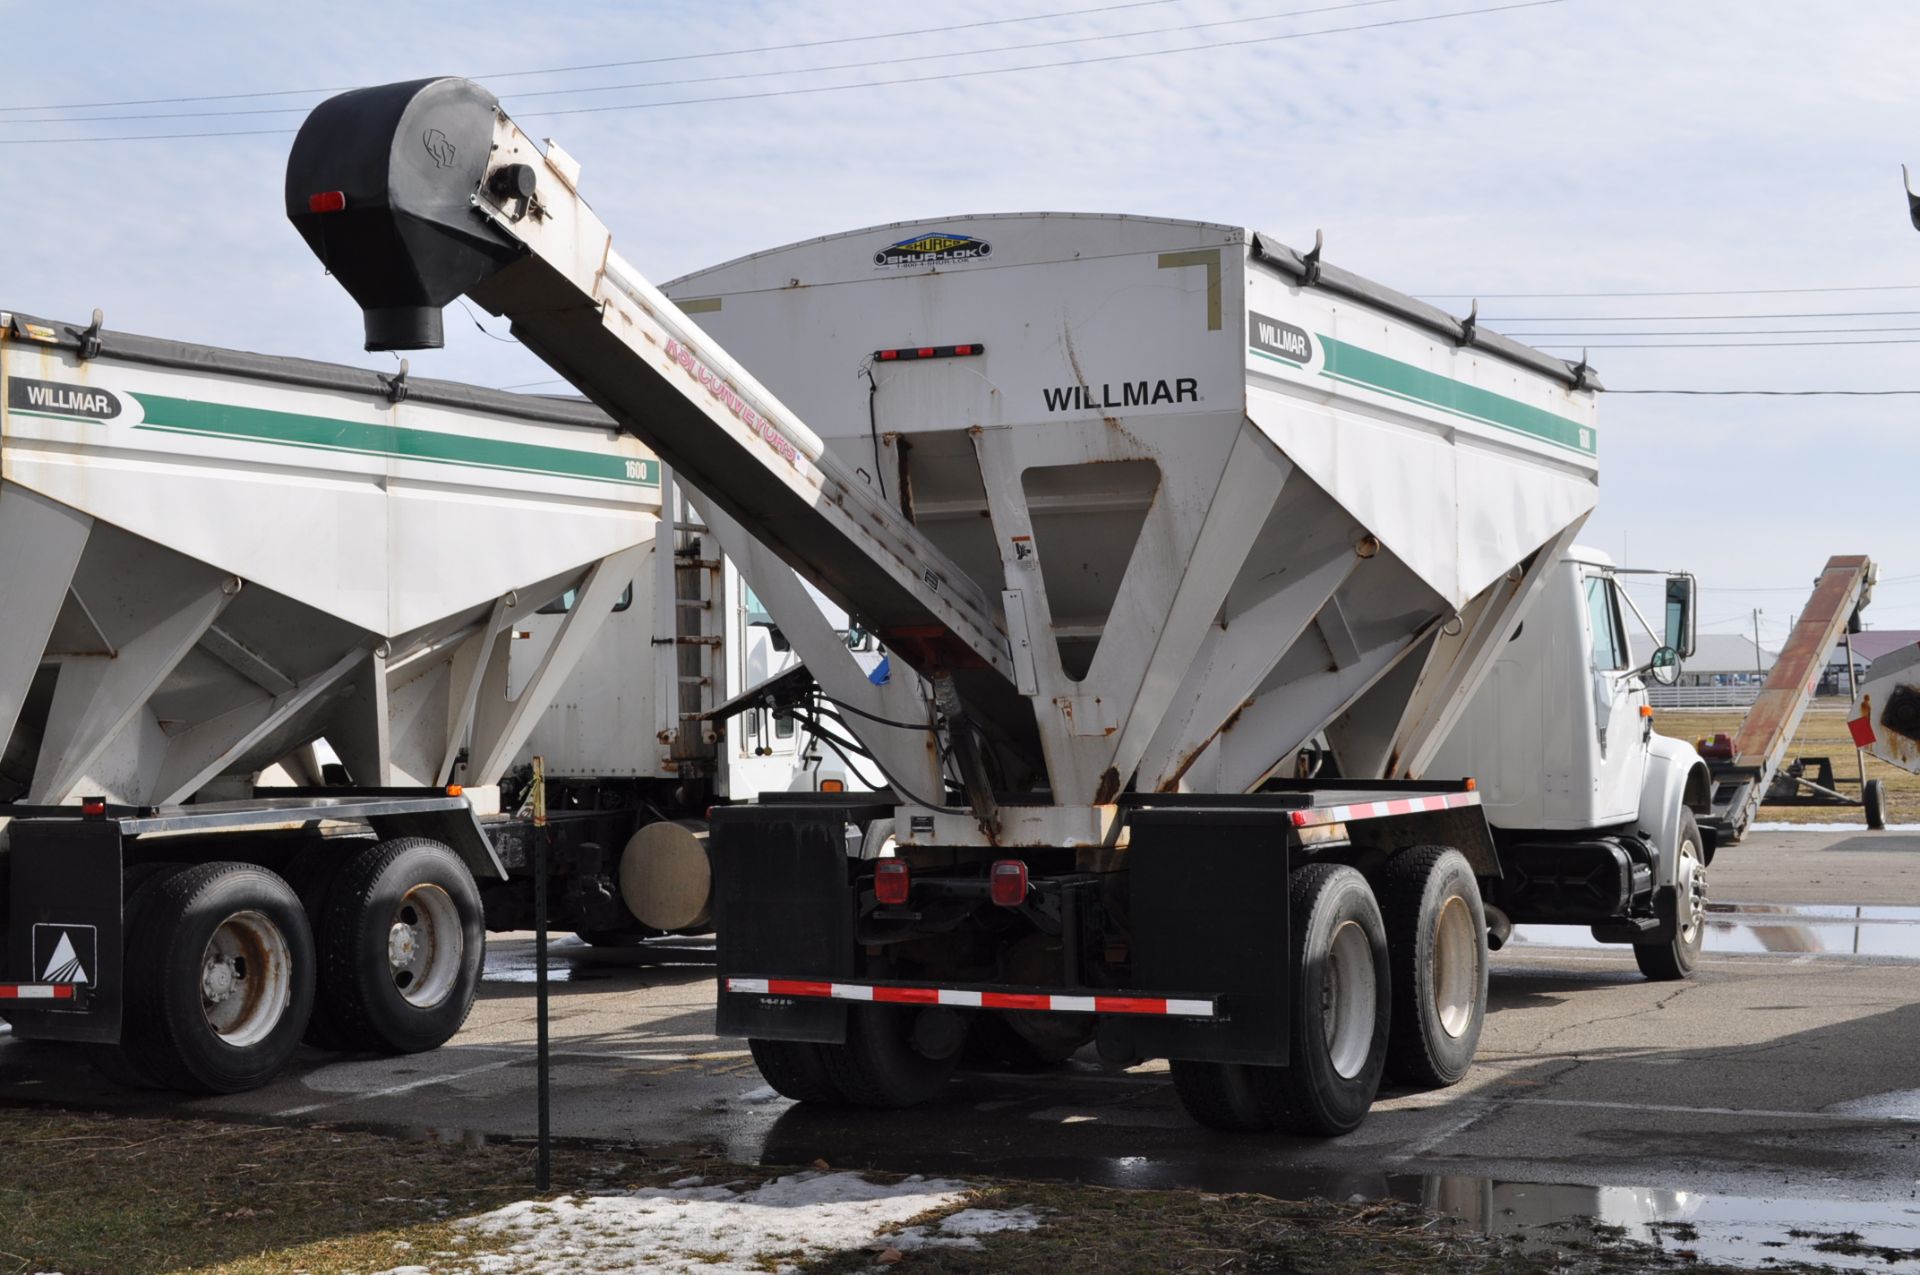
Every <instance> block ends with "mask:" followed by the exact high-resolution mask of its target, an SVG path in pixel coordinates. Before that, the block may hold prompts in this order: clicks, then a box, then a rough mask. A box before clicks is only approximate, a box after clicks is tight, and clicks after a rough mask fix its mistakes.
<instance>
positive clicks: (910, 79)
mask: <svg viewBox="0 0 1920 1275" xmlns="http://www.w3.org/2000/svg"><path fill="white" fill-rule="evenodd" d="M1566 2H1567V0H1517V2H1516V3H1510V4H1499V5H1488V6H1484V7H1481V8H1477V9H1455V10H1451V11H1449V12H1446V13H1432V14H1424V15H1421V16H1419V17H1410V18H1390V19H1386V20H1384V21H1380V22H1362V23H1356V24H1354V25H1352V26H1344V27H1323V28H1321V29H1320V30H1318V31H1293V32H1287V33H1285V34H1282V35H1267V36H1252V37H1249V38H1247V39H1243V40H1216V41H1213V42H1211V43H1207V44H1192V45H1187V46H1184V47H1182V48H1178V49H1144V50H1139V51H1136V52H1132V53H1110V54H1105V55H1103V56H1101V57H1096V58H1067V59H1064V60H1061V61H1055V62H1032V63H1028V64H1026V65H1024V66H1002V67H982V68H978V69H975V70H971V71H947V72H943V73H941V74H938V75H919V76H901V77H898V78H895V79H891V80H863V81H860V82H858V83H853V84H821V85H814V86H812V87H808V88H792V89H768V90H765V91H762V92H758V93H724V94H715V95H713V96H709V97H682V98H667V99H664V100H661V101H657V102H631V103H626V104H622V105H610V106H576V107H568V108H566V109H563V110H557V111H540V112H535V113H533V114H531V115H526V116H521V117H520V118H522V119H552V118H554V117H556V116H561V115H597V114H601V113H603V112H607V111H644V110H655V109H658V108H659V107H663V106H698V105H703V104H706V103H711V102H745V101H756V100H762V99H766V98H776V97H802V96H808V95H811V94H815V93H840V92H845V91H847V90H850V89H869V88H885V87H888V86H891V85H898V84H931V83H934V82H936V81H941V80H966V79H974V78H977V77H980V76H986V75H1011V74H1014V73H1016V72H1021V71H1044V70H1054V69H1058V68H1061V67H1074V66H1092V65H1095V64H1097V63H1105V62H1128V61H1133V60H1136V59H1139V58H1152V57H1166V56H1169V55H1171V54H1176V53H1198V52H1202V51H1205V50H1209V49H1229V48H1239V47H1243V46H1246V45H1254V44H1273V43H1276V42H1278V41H1282V40H1304V39H1308V38H1310V37H1313V36H1319V35H1345V34H1349V33H1351V32H1355V31H1377V30H1381V29H1384V28H1387V27H1401V26H1416V25H1420V24H1423V23H1428V22H1443V21H1447V20H1449V19H1452V18H1472V17H1481V16H1484V15H1487V14H1494V13H1508V12H1512V11H1515V10H1519V9H1539V8H1544V7H1546V6H1548V5H1557V4H1565V3H1566ZM75 122H78V121H75ZM297 131H298V130H296V129H290V128H286V129H257V130H251V131H235V132H218V133H143V134H125V135H109V136H105V137H10V138H0V146H65V145H77V144H81V143H88V142H144V141H160V140H188V139H194V138H202V137H270V136H278V137H284V136H286V135H288V134H291V133H294V132H297Z"/></svg>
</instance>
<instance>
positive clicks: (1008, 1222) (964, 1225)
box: [939, 1208, 1040, 1235]
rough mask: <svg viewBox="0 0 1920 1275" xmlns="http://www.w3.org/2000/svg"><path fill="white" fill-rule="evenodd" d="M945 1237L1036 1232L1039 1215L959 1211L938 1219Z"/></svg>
mask: <svg viewBox="0 0 1920 1275" xmlns="http://www.w3.org/2000/svg"><path fill="white" fill-rule="evenodd" d="M939 1229H940V1231H941V1233H942V1234H945V1235H992V1234H993V1233H994V1232H996V1231H1037V1230H1039V1229H1040V1215H1039V1214H1038V1213H1035V1212H1034V1211H1033V1210H1032V1209H1027V1208H1020V1209H961V1210H960V1211H959V1212H958V1213H949V1214H947V1216H945V1217H943V1218H941V1219H940V1224H939Z"/></svg>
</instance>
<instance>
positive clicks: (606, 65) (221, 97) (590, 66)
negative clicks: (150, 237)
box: [0, 0, 1176, 114]
mask: <svg viewBox="0 0 1920 1275" xmlns="http://www.w3.org/2000/svg"><path fill="white" fill-rule="evenodd" d="M1175 2H1176V0H1131V2H1130V3H1125V4H1102V5H1095V6H1094V7H1092V8H1088V9H1059V10H1055V11H1054V12H1052V13H1033V14H1028V15H1027V16H1026V17H1021V18H992V19H988V20H985V21H980V22H958V23H953V24H951V25H947V26H938V27H916V28H913V29H911V30H906V31H882V32H877V33H875V34H873V35H849V36H840V37H837V38H834V39H830V40H799V41H795V42H793V43H790V44H764V45H760V46H759V47H757V48H751V49H716V50H714V51H712V52H710V53H675V54H669V55H666V56H662V57H653V58H633V59H631V60H628V61H625V62H592V63H587V64H585V65H581V66H550V67H544V68H541V69H539V70H534V71H495V72H493V73H491V74H489V75H476V76H473V77H471V78H473V79H477V80H508V79H515V78H518V77H521V76H529V75H566V74H571V73H572V72H575V71H610V70H613V69H615V68H617V67H623V66H652V65H656V64H658V63H662V62H691V61H695V60H698V59H701V58H732V57H745V56H747V55H748V54H753V53H783V52H786V51H788V50H792V49H818V48H824V47H825V46H827V45H832V44H860V43H863V42H866V41H873V40H898V39H904V38H905V37H907V36H910V35H939V34H942V33H945V32H948V31H971V30H974V29H976V28H979V27H1000V26H1011V25H1014V24H1016V23H1021V22H1044V21H1046V20H1048V19H1050V18H1077V17H1082V16H1084V15H1086V14H1089V13H1113V12H1117V11H1119V10H1122V9H1151V8H1157V7H1159V6H1161V5H1167V4H1173V3H1175ZM364 87H366V86H365V85H361V84H342V85H335V86H334V87H332V88H315V89H270V90H264V91H261V92H258V93H201V94H194V95H190V96H185V97H131V98H121V99H119V100H118V101H112V102H65V103H44V102H43V103H41V104H39V105H36V106H0V112H6V113H9V114H11V113H12V112H14V111H84V110H94V109H99V108H104V107H109V106H171V105H175V104H177V103H181V102H235V101H240V100H243V99H245V98H255V97H301V96H305V95H308V94H313V93H344V92H346V91H347V90H349V89H357V88H364Z"/></svg>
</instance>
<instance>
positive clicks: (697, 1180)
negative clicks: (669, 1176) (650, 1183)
mask: <svg viewBox="0 0 1920 1275" xmlns="http://www.w3.org/2000/svg"><path fill="white" fill-rule="evenodd" d="M706 1180H707V1179H706V1178H705V1177H704V1176H702V1175H701V1174H698V1173H694V1174H690V1175H688V1176H687V1177H684V1178H675V1179H674V1180H673V1181H671V1182H669V1183H667V1185H668V1186H669V1187H672V1188H673V1189H674V1190H676V1191H677V1190H679V1189H680V1188H681V1187H683V1186H699V1185H701V1184H702V1183H704V1182H705V1181H706Z"/></svg>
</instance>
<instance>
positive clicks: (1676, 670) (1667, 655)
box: [1646, 646, 1680, 686]
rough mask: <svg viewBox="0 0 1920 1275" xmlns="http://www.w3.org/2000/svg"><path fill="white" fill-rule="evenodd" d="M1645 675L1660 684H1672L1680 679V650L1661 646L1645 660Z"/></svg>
mask: <svg viewBox="0 0 1920 1275" xmlns="http://www.w3.org/2000/svg"><path fill="white" fill-rule="evenodd" d="M1646 671H1647V676H1648V677H1650V678H1652V679H1653V680H1654V681H1656V682H1658V683H1659V684H1660V685H1662V686H1672V685H1673V684H1674V683H1675V682H1677V681H1679V680H1680V652H1678V651H1676V650H1674V649H1673V648H1672V647H1670V646H1663V647H1661V648H1660V649H1659V650H1657V651H1655V652H1654V653H1653V658H1652V659H1650V660H1648V661H1647V670H1646Z"/></svg>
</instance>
